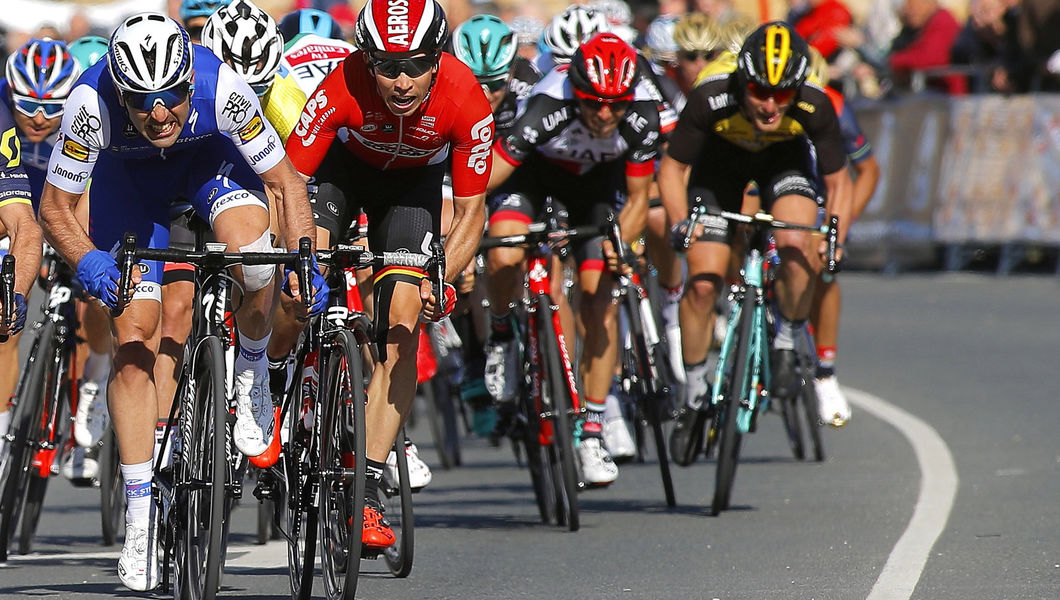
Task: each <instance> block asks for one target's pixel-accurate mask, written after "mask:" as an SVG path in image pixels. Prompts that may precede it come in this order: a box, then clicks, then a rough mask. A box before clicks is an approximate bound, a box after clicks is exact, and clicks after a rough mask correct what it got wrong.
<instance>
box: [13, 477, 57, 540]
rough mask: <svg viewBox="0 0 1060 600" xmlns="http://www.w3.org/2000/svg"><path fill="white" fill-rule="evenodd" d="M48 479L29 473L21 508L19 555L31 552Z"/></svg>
mask: <svg viewBox="0 0 1060 600" xmlns="http://www.w3.org/2000/svg"><path fill="white" fill-rule="evenodd" d="M49 479H51V477H41V476H40V475H39V474H37V473H33V472H31V473H30V479H29V485H28V486H26V500H25V504H24V505H23V508H22V527H21V531H19V534H18V553H19V554H29V553H30V552H32V551H33V536H34V535H36V533H37V525H38V524H39V523H40V514H41V507H42V506H43V504H44V495H45V494H46V493H47V492H48V480H49Z"/></svg>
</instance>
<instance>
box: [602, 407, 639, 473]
mask: <svg viewBox="0 0 1060 600" xmlns="http://www.w3.org/2000/svg"><path fill="white" fill-rule="evenodd" d="M612 402H614V404H615V405H616V406H614V407H613V408H612V406H611V403H612ZM607 404H608V407H607V408H608V410H607V411H605V419H604V446H606V447H607V451H608V452H610V453H611V458H613V459H615V460H616V461H621V460H628V459H630V458H633V457H634V456H635V455H636V454H637V446H636V445H635V444H634V443H633V437H632V436H631V435H630V434H629V426H628V425H626V420H625V419H624V418H622V410H621V409H620V408H619V407H618V406H617V404H618V398H615V397H614V396H612V395H610V394H609V395H608V396H607Z"/></svg>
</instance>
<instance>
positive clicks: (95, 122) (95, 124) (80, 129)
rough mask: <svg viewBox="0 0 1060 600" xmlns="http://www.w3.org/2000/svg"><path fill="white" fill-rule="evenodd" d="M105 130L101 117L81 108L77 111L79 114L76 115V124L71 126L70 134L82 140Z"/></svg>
mask: <svg viewBox="0 0 1060 600" xmlns="http://www.w3.org/2000/svg"><path fill="white" fill-rule="evenodd" d="M101 129H103V122H102V121H100V119H99V117H97V116H96V115H94V114H92V113H90V112H88V109H87V108H85V107H84V106H81V107H79V108H78V109H77V114H76V115H74V122H73V124H72V125H71V126H70V133H72V134H74V135H76V136H77V137H79V138H81V139H88V137H89V136H90V135H91V134H93V133H96V132H98V131H99V130H101Z"/></svg>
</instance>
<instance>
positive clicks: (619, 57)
mask: <svg viewBox="0 0 1060 600" xmlns="http://www.w3.org/2000/svg"><path fill="white" fill-rule="evenodd" d="M645 78H646V75H644V72H643V71H642V70H639V69H638V67H637V54H636V51H635V50H634V49H633V48H632V47H631V46H630V45H629V44H627V43H625V42H624V41H622V40H621V39H619V38H618V37H617V36H615V35H613V34H610V33H601V34H597V35H595V36H594V37H592V38H591V39H590V40H588V41H586V42H584V43H583V44H582V45H581V46H580V47H579V48H578V49H577V50H576V51H575V53H574V56H573V59H572V60H571V62H570V64H569V65H563V66H560V67H557V68H556V69H554V70H552V71H551V72H549V73H548V74H547V75H545V77H544V78H542V79H541V81H539V82H538V84H537V85H536V86H535V87H534V91H533V93H532V95H531V96H530V98H529V99H528V100H527V102H526V108H525V110H524V111H523V112H522V113H521V114H520V116H519V117H518V118H517V119H516V122H515V125H514V127H512V129H511V130H510V132H509V133H508V135H506V136H504V137H503V138H499V139H498V141H497V143H496V144H494V154H495V160H494V169H493V173H492V175H491V176H490V189H491V191H492V190H496V192H497V193H496V194H494V195H493V196H491V199H490V209H491V213H490V224H489V232H490V235H495V236H503V235H513V234H519V233H525V232H526V231H527V224H529V223H530V222H532V221H533V220H534V219H535V218H536V217H537V216H538V215H539V213H540V211H541V210H542V208H543V205H544V202H545V199H546V197H551V198H552V199H553V200H554V201H556V202H557V203H559V204H560V205H563V207H564V208H565V210H566V212H567V213H568V215H569V219H570V223H569V224H570V225H572V226H575V225H587V224H593V223H596V224H599V223H602V222H603V221H604V220H605V219H606V218H607V214H608V213H609V212H611V211H615V212H617V213H618V219H619V223H620V224H621V227H622V235H623V236H624V238H625V241H626V242H627V243H628V242H632V241H633V240H635V239H637V238H638V237H640V234H641V232H642V231H643V229H644V220H645V215H646V213H647V210H648V190H649V187H650V185H651V181H652V175H653V174H654V160H655V157H656V154H657V152H658V148H659V144H660V133H659V127H660V113H659V109H658V104H657V102H656V100H655V99H654V98H653V97H652V95H651V92H650V91H649V85H648V83H647V82H646V81H645ZM502 184H503V185H502ZM499 250H500V249H498V250H494V251H491V252H490V253H489V255H488V256H487V261H486V264H487V274H488V280H487V286H488V290H489V299H490V320H491V328H490V329H491V332H490V341H489V344H488V350H487V354H486V356H487V364H486V383H487V387H489V388H491V393H493V395H494V397H495V398H498V399H500V400H502V401H510V400H512V399H513V398H514V397H515V393H516V388H515V386H516V380H517V379H518V377H517V375H516V355H515V343H514V331H513V329H514V328H513V325H512V317H511V308H512V306H513V303H514V302H515V301H516V300H518V298H517V293H518V291H519V290H520V289H521V284H522V265H523V261H524V258H525V252H523V251H522V250H520V249H504V250H505V251H504V252H500V251H499ZM615 256H616V254H615V252H614V251H613V249H612V248H611V246H610V243H608V242H606V241H604V240H603V239H602V238H594V239H592V240H590V241H588V242H586V243H580V244H578V245H577V247H576V248H575V257H576V259H577V260H578V263H579V286H580V290H581V306H580V309H579V312H578V320H579V327H578V329H579V331H581V332H583V333H584V344H583V349H582V359H581V361H580V365H581V371H582V376H583V377H582V379H583V381H584V386H585V387H584V393H583V394H582V397H583V398H585V401H586V402H585V404H586V406H587V407H588V414H587V417H586V422H585V425H584V429H583V433H582V442H581V443H580V444H579V445H578V452H579V454H580V458H581V463H582V469H583V473H582V475H583V478H584V480H585V481H586V482H587V483H589V484H593V485H606V484H608V483H611V482H612V481H614V480H615V478H616V477H617V476H618V468H617V467H616V466H615V464H614V462H613V461H612V459H611V456H610V454H609V453H608V451H607V448H606V447H605V446H604V444H603V443H602V436H603V425H604V416H603V411H604V408H605V398H606V396H607V393H608V390H609V388H610V386H611V380H612V377H613V375H614V369H615V365H616V364H617V363H616V360H617V358H618V346H617V343H616V340H617V332H616V316H615V315H616V314H617V306H616V305H614V304H613V303H612V302H611V292H612V290H613V288H614V284H615V282H614V279H613V278H612V277H610V276H609V275H607V276H605V273H604V270H605V262H610V263H611V264H609V265H606V266H607V267H608V268H610V269H614V268H618V265H617V264H614V262H613V261H614V257H615ZM560 279H561V278H558V277H557V278H555V279H554V281H555V282H557V285H561V284H562V282H561V281H559V280H560ZM553 298H554V299H555V300H556V301H557V302H558V303H559V305H560V310H561V311H562V312H561V316H563V315H566V319H565V326H564V330H565V331H567V332H568V333H567V335H568V336H572V337H571V338H570V339H573V333H574V329H573V327H571V326H570V324H569V321H571V320H572V319H571V318H570V316H569V315H570V310H571V309H570V307H569V305H568V304H567V302H566V300H565V296H564V294H563V293H562V290H559V289H556V290H554V291H553ZM627 435H628V432H627Z"/></svg>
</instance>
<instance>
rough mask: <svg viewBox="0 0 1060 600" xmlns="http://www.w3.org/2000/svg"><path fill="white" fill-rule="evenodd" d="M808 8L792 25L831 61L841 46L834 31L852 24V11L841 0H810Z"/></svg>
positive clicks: (807, 41)
mask: <svg viewBox="0 0 1060 600" xmlns="http://www.w3.org/2000/svg"><path fill="white" fill-rule="evenodd" d="M806 8H807V9H808V11H807V12H806V13H804V14H802V15H801V16H799V17H798V18H797V19H795V20H794V21H792V25H793V26H794V27H795V31H797V32H798V34H799V35H801V36H802V37H803V39H805V40H806V43H808V44H809V45H810V46H813V47H814V48H817V51H818V52H820V53H821V55H822V56H824V57H825V58H826V59H828V61H829V62H831V61H832V60H833V59H834V58H835V54H836V52H837V51H838V50H839V48H840V46H839V42H837V41H836V38H835V33H834V32H835V30H836V29H839V28H845V27H849V26H850V24H851V21H852V19H851V17H850V11H849V10H847V7H846V6H845V5H844V4H843V3H842V2H840V1H839V0H809V2H808V3H807V6H806Z"/></svg>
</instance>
